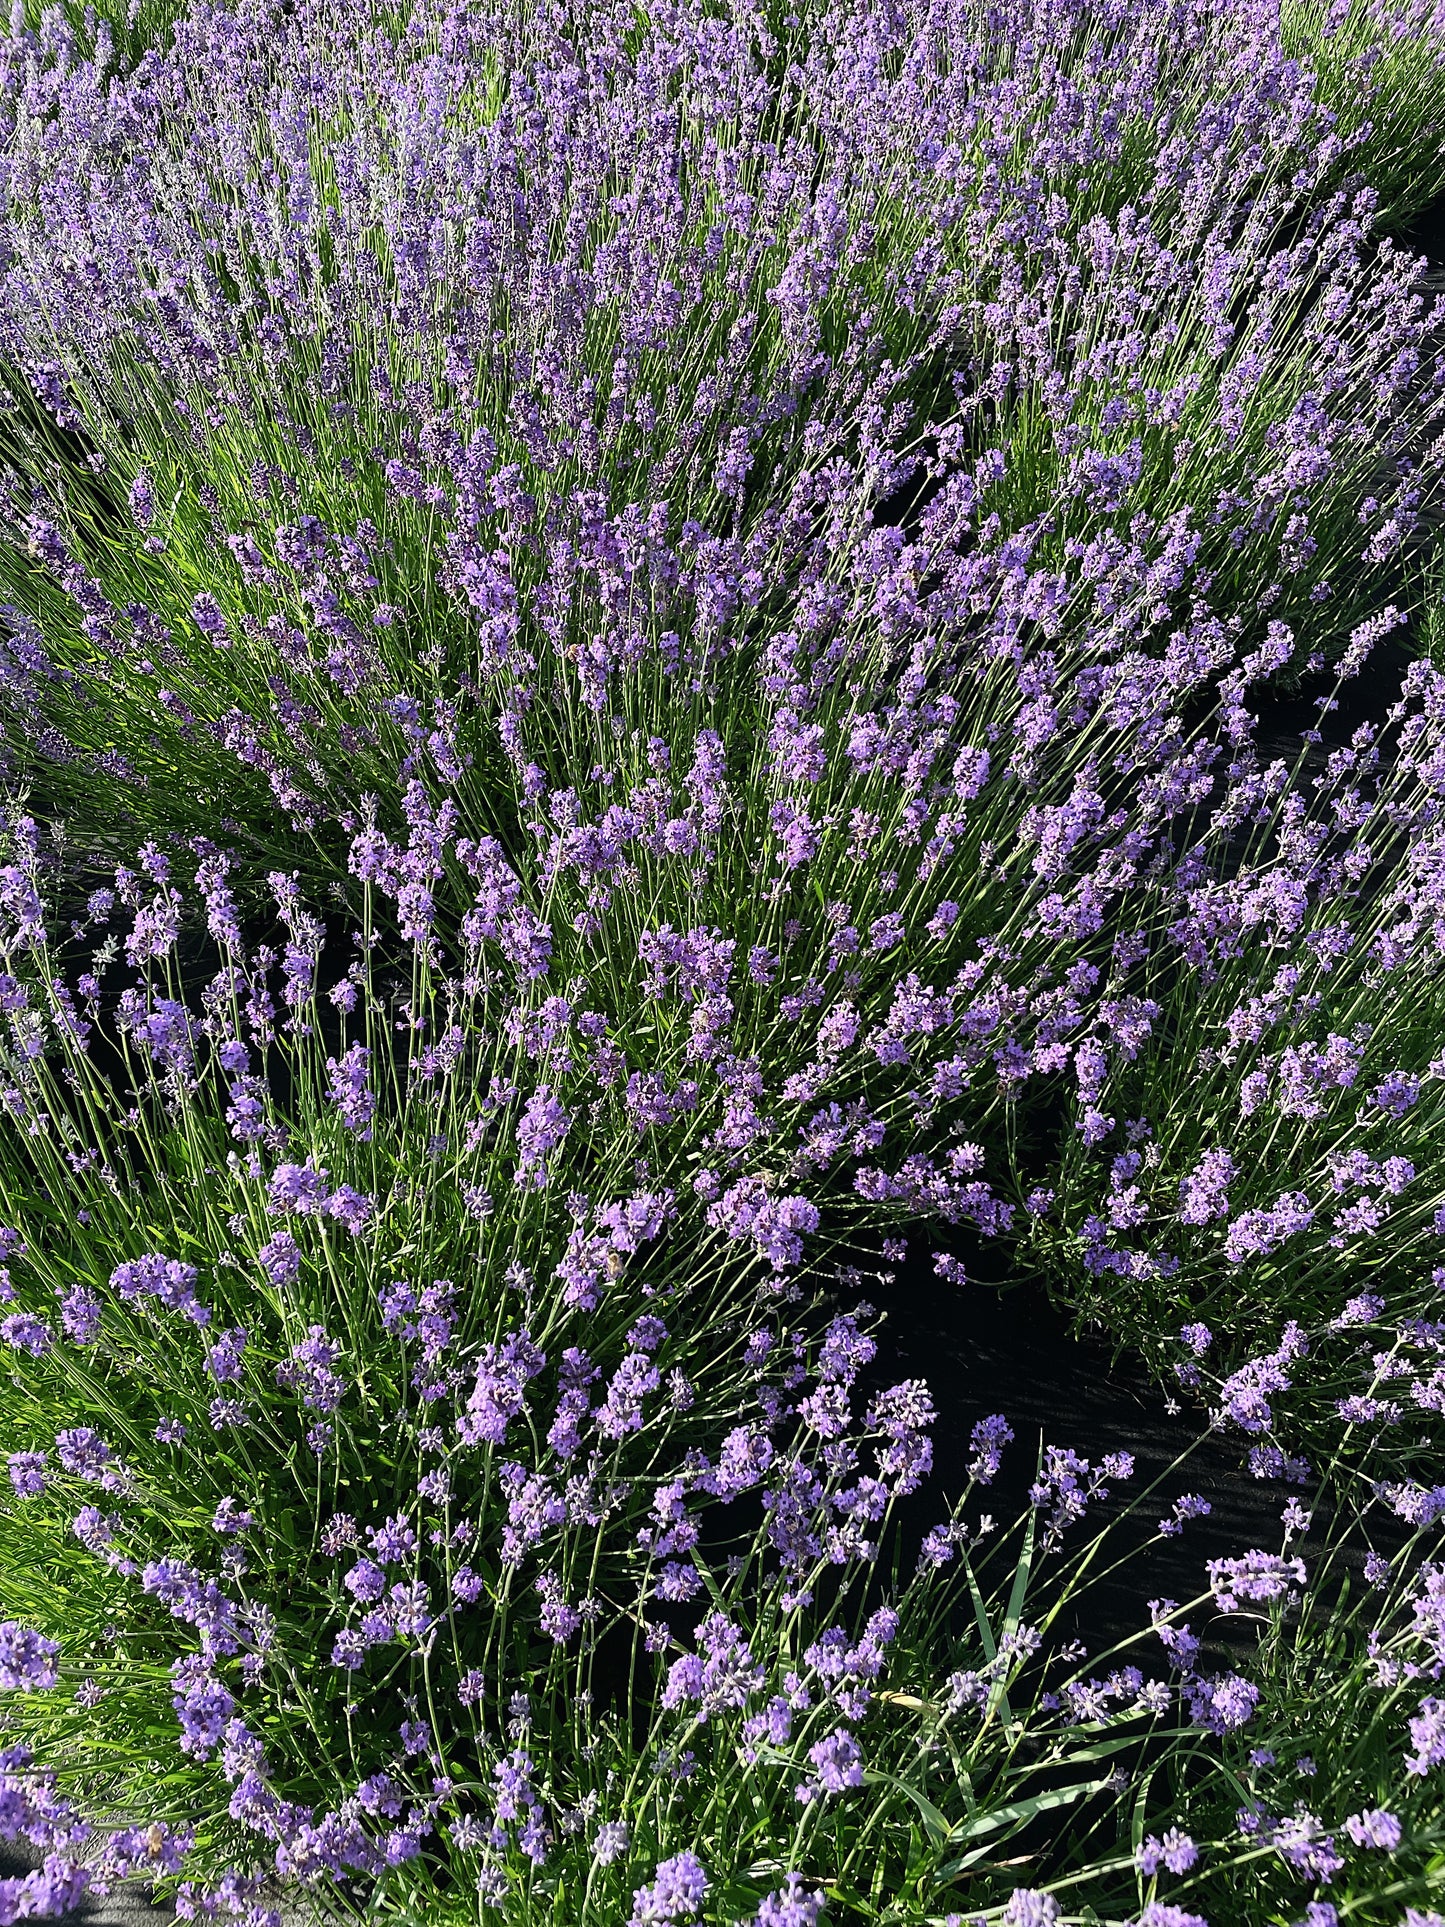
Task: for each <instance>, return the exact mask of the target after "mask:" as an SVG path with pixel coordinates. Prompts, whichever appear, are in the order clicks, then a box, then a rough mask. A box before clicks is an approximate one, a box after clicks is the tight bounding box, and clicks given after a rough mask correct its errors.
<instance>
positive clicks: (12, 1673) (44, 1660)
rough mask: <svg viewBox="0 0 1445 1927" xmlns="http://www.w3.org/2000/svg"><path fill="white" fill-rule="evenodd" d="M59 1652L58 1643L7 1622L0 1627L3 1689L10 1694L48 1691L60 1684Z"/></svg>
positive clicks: (15, 1623) (0, 1676) (31, 1630)
mask: <svg viewBox="0 0 1445 1927" xmlns="http://www.w3.org/2000/svg"><path fill="white" fill-rule="evenodd" d="M59 1651H60V1645H59V1642H58V1641H56V1640H54V1639H46V1638H45V1636H44V1634H42V1633H38V1632H36V1631H35V1630H34V1628H33V1627H30V1626H22V1625H20V1624H18V1623H17V1621H15V1620H13V1619H7V1620H6V1621H5V1622H4V1624H3V1625H0V1687H3V1688H5V1689H6V1690H7V1691H9V1692H23V1693H43V1692H46V1691H48V1690H49V1688H50V1687H52V1686H55V1685H57V1684H58V1683H59V1679H60V1675H59V1673H58V1672H57V1671H56V1669H55V1655H56V1654H57V1653H58V1652H59Z"/></svg>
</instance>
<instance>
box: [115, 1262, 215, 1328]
mask: <svg viewBox="0 0 1445 1927" xmlns="http://www.w3.org/2000/svg"><path fill="white" fill-rule="evenodd" d="M110 1282H111V1287H112V1289H113V1290H114V1291H116V1292H118V1293H119V1295H120V1296H121V1298H123V1299H124V1300H125V1301H126V1303H127V1304H133V1303H135V1301H136V1300H137V1299H141V1298H153V1299H154V1300H155V1301H156V1303H157V1304H159V1305H164V1306H165V1308H166V1310H167V1311H178V1312H180V1314H181V1315H182V1317H183V1318H188V1319H189V1320H190V1321H191V1323H192V1324H193V1325H208V1324H209V1323H210V1321H211V1314H210V1312H209V1311H208V1310H207V1308H206V1307H205V1306H204V1305H203V1304H202V1303H201V1302H200V1300H199V1299H198V1298H197V1297H196V1290H195V1286H196V1268H195V1266H194V1265H185V1264H182V1263H181V1262H180V1260H179V1259H177V1258H165V1257H162V1256H161V1254H160V1253H159V1252H155V1251H152V1252H148V1253H147V1254H146V1255H145V1257H143V1258H137V1259H135V1260H133V1261H131V1262H128V1263H126V1264H123V1265H117V1266H116V1268H115V1270H114V1271H113V1272H112V1273H111V1275H110Z"/></svg>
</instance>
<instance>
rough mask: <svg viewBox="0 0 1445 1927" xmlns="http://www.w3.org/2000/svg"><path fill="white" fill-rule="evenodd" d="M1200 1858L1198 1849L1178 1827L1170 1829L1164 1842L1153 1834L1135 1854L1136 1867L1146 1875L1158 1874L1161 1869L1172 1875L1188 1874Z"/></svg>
mask: <svg viewBox="0 0 1445 1927" xmlns="http://www.w3.org/2000/svg"><path fill="white" fill-rule="evenodd" d="M1198 1858H1199V1849H1198V1847H1196V1846H1195V1844H1194V1842H1193V1841H1192V1840H1191V1839H1190V1837H1189V1835H1188V1834H1187V1833H1181V1832H1180V1831H1179V1829H1178V1827H1170V1829H1169V1831H1168V1832H1167V1833H1166V1834H1165V1835H1164V1838H1163V1839H1162V1840H1161V1839H1159V1838H1158V1836H1157V1835H1155V1834H1152V1833H1151V1834H1150V1835H1149V1836H1148V1838H1147V1839H1146V1840H1145V1841H1144V1844H1143V1845H1142V1846H1141V1847H1139V1848H1137V1849H1136V1850H1135V1854H1134V1862H1135V1865H1136V1866H1137V1867H1138V1869H1139V1871H1140V1873H1142V1874H1146V1875H1153V1874H1157V1873H1158V1871H1159V1869H1160V1868H1161V1867H1167V1868H1168V1870H1169V1872H1170V1873H1176V1874H1182V1873H1188V1872H1189V1870H1190V1868H1191V1867H1192V1866H1193V1865H1194V1864H1195V1862H1196V1861H1197V1860H1198Z"/></svg>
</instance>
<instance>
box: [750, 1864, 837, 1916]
mask: <svg viewBox="0 0 1445 1927" xmlns="http://www.w3.org/2000/svg"><path fill="white" fill-rule="evenodd" d="M825 1904H826V1897H825V1895H824V1894H823V1892H822V1891H821V1889H818V1888H814V1889H813V1890H812V1891H811V1892H810V1891H809V1889H808V1888H806V1887H805V1886H804V1885H803V1876H802V1875H801V1874H799V1873H790V1874H789V1875H788V1876H787V1879H786V1882H785V1884H784V1885H783V1886H781V1887H780V1888H778V1890H777V1891H776V1892H775V1893H770V1894H767V1895H765V1896H764V1898H763V1901H762V1903H761V1905H760V1906H759V1908H758V1911H757V1913H756V1915H755V1916H754V1917H753V1920H752V1922H751V1923H750V1927H818V1922H819V1921H820V1920H821V1919H822V1915H823V1908H824V1906H825Z"/></svg>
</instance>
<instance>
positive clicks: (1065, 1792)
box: [937, 1776, 1109, 1881]
mask: <svg viewBox="0 0 1445 1927" xmlns="http://www.w3.org/2000/svg"><path fill="white" fill-rule="evenodd" d="M1108 1784H1109V1780H1108V1777H1107V1776H1105V1778H1103V1779H1102V1780H1080V1781H1077V1782H1076V1783H1075V1784H1074V1785H1073V1786H1062V1787H1050V1788H1049V1790H1048V1791H1047V1792H1046V1793H1036V1794H1035V1795H1034V1797H1033V1798H1032V1799H1031V1800H1014V1801H1011V1802H1010V1803H1009V1804H1008V1805H1007V1806H1003V1807H992V1808H984V1809H982V1810H980V1811H979V1812H978V1813H976V1814H975V1815H974V1816H973V1818H972V1819H970V1820H965V1821H964V1822H963V1824H962V1825H961V1826H959V1827H955V1828H954V1830H953V1834H952V1838H951V1844H952V1845H954V1846H961V1845H962V1843H963V1842H964V1841H965V1840H976V1839H977V1838H978V1837H979V1835H980V1834H985V1833H997V1832H998V1831H999V1829H1000V1828H1002V1827H1014V1826H1022V1825H1024V1824H1025V1823H1026V1822H1027V1821H1029V1820H1034V1819H1037V1817H1038V1816H1039V1814H1041V1813H1052V1812H1053V1811H1054V1810H1055V1809H1056V1808H1058V1807H1068V1806H1072V1805H1073V1804H1074V1802H1075V1801H1076V1800H1086V1799H1088V1797H1089V1796H1090V1795H1091V1794H1094V1793H1102V1792H1103V1790H1104V1788H1105V1787H1106V1786H1107V1785H1108ZM993 1850H994V1847H993V1842H992V1841H990V1842H988V1843H987V1844H986V1845H984V1846H982V1847H976V1848H975V1849H974V1851H973V1852H972V1853H966V1854H964V1855H963V1856H962V1858H960V1859H958V1860H950V1861H949V1862H947V1864H946V1865H944V1866H942V1867H940V1868H939V1870H938V1875H937V1878H938V1879H939V1880H940V1881H942V1880H951V1879H952V1878H953V1877H954V1875H955V1874H960V1873H963V1872H964V1871H965V1870H966V1869H967V1868H969V1867H971V1866H973V1865H974V1863H975V1862H976V1861H979V1860H982V1859H983V1858H984V1856H985V1855H986V1854H990V1853H992V1852H993Z"/></svg>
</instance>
